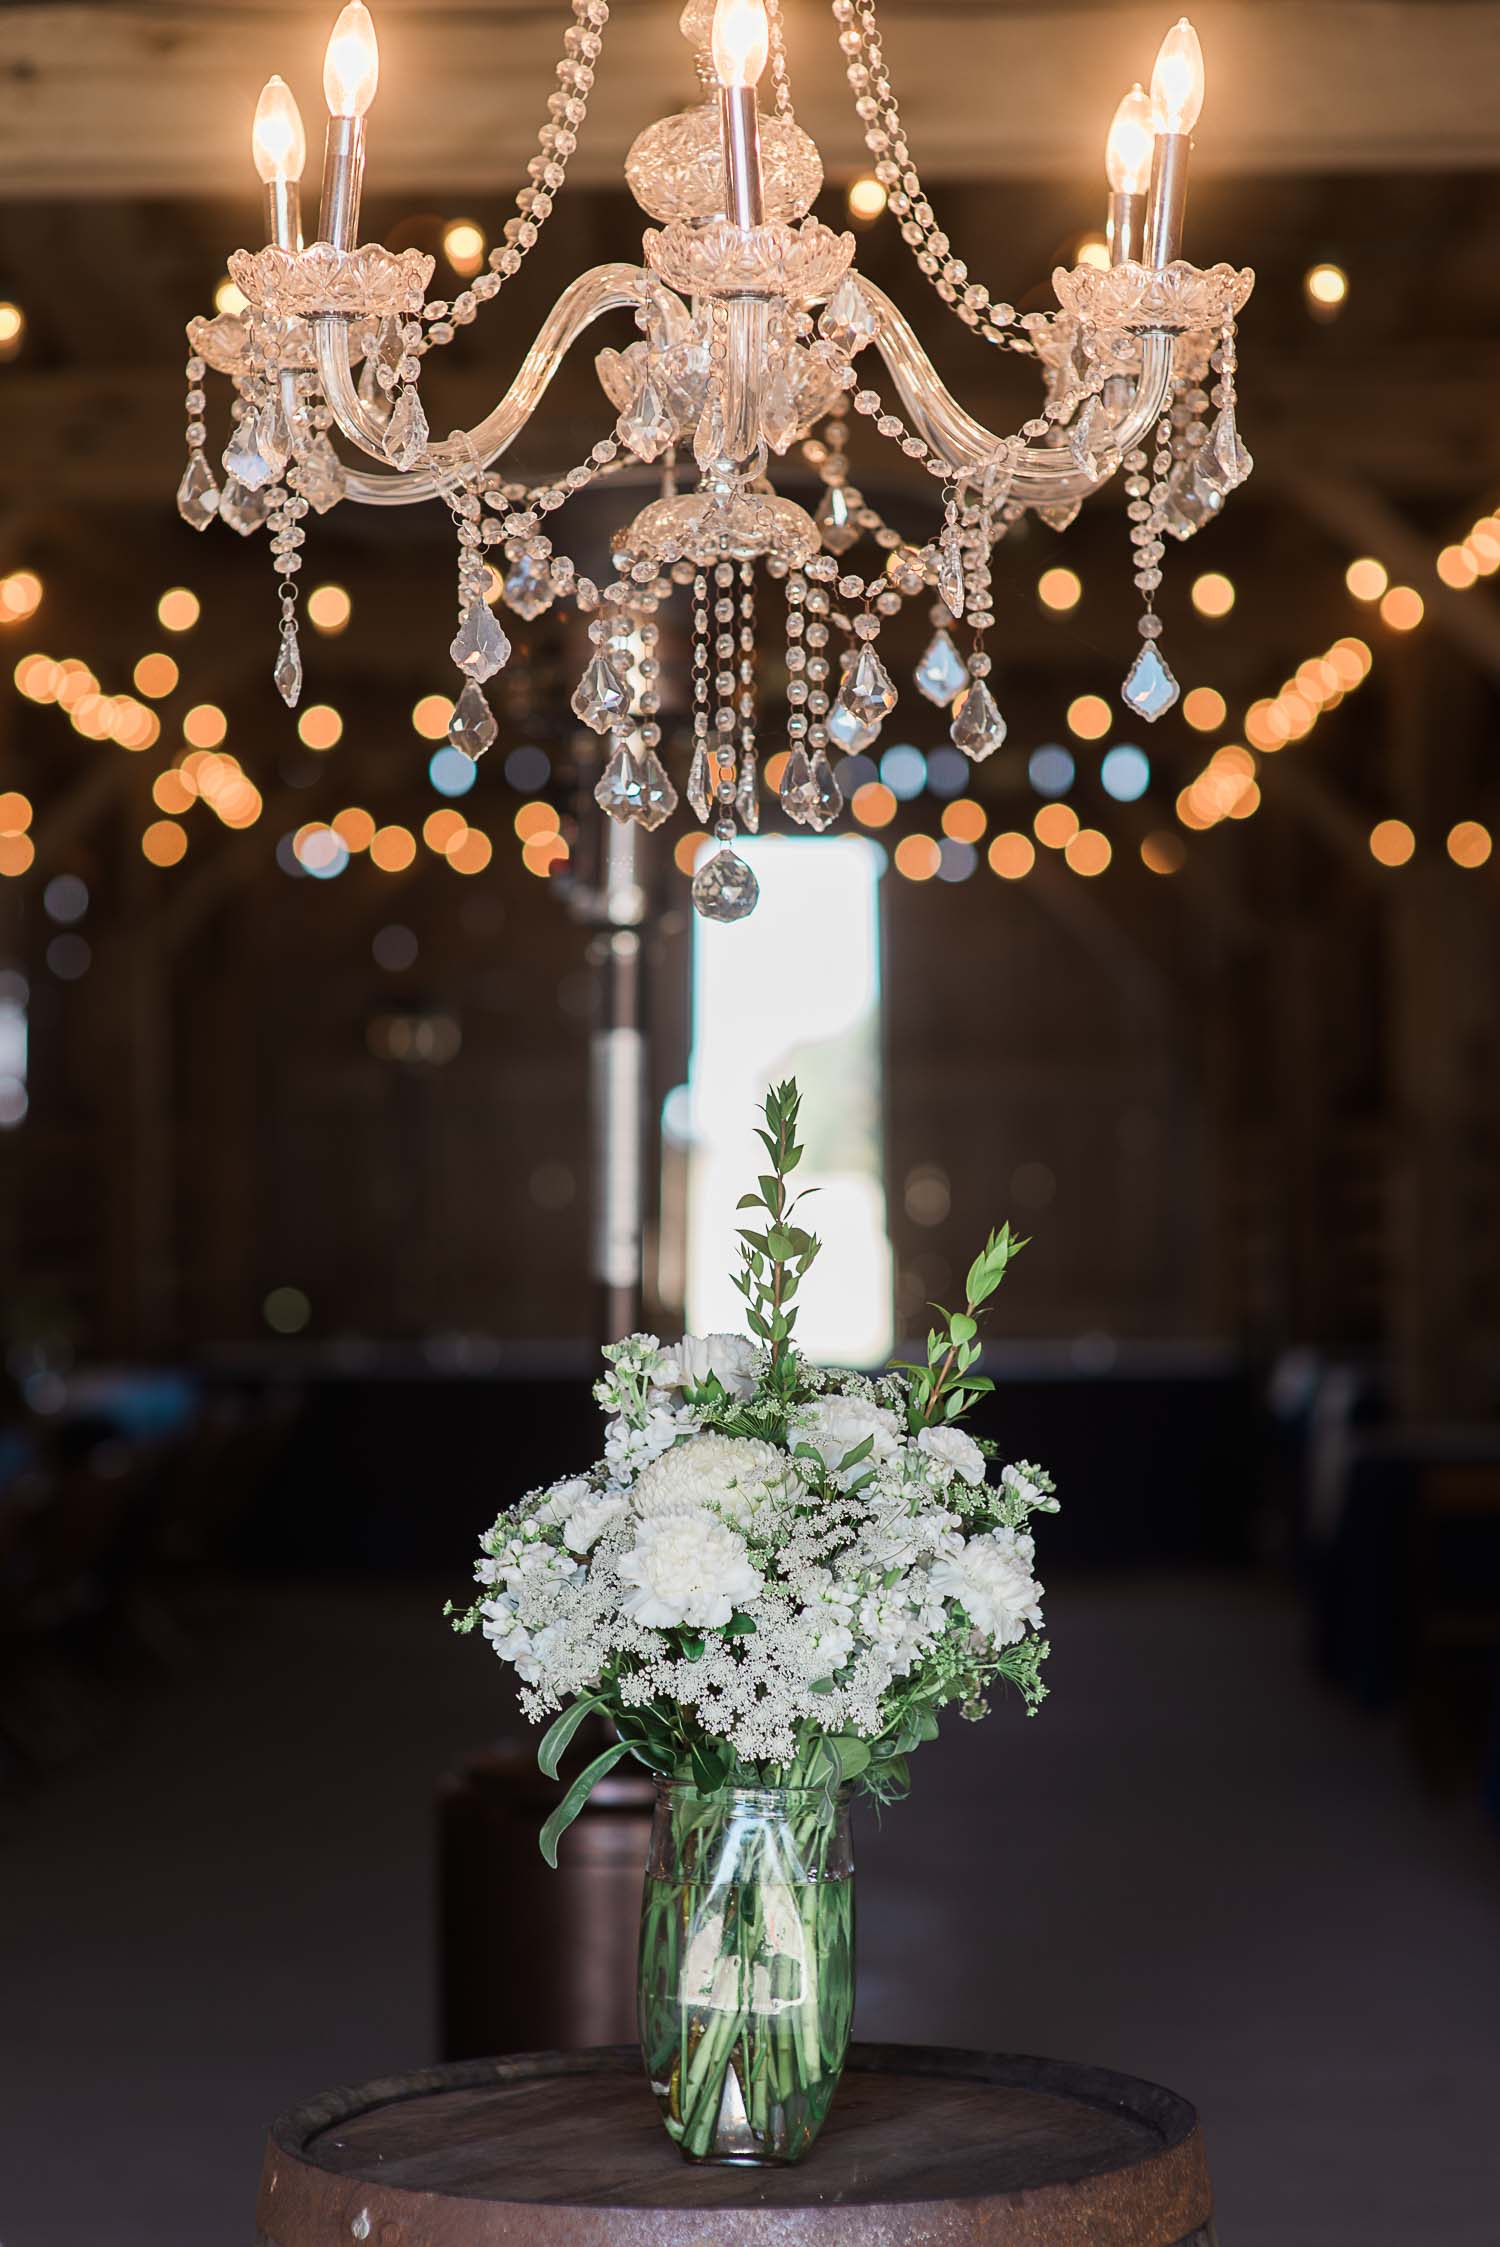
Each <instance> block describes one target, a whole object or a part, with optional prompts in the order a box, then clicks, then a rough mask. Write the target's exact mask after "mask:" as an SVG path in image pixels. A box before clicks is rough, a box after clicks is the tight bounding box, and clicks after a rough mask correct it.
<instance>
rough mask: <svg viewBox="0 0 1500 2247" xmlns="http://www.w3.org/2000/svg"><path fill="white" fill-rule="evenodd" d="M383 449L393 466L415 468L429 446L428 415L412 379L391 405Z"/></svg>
mask: <svg viewBox="0 0 1500 2247" xmlns="http://www.w3.org/2000/svg"><path fill="white" fill-rule="evenodd" d="M382 450H383V451H384V453H385V457H386V459H387V460H388V461H389V462H390V464H391V466H392V467H393V468H400V469H407V468H415V467H416V465H417V462H418V461H419V460H420V459H421V457H422V455H423V453H424V452H425V451H426V450H427V416H426V414H424V413H423V411H422V401H421V399H420V398H419V397H418V396H417V393H416V391H415V390H414V389H413V387H412V385H411V384H410V383H408V384H407V386H406V388H405V389H404V390H403V391H402V393H401V395H400V397H399V398H398V399H397V400H396V403H395V405H394V406H393V407H392V408H391V418H390V420H389V421H388V422H387V423H386V425H385V437H384V439H383V441H382Z"/></svg>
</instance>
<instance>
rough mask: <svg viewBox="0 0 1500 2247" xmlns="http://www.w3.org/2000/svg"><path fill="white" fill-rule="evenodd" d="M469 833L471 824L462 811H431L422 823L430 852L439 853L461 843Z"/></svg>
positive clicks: (423, 838) (424, 840)
mask: <svg viewBox="0 0 1500 2247" xmlns="http://www.w3.org/2000/svg"><path fill="white" fill-rule="evenodd" d="M468 831H469V822H468V821H467V820H466V819H465V817H464V815H463V813H462V812H461V811H453V810H452V809H450V808H448V807H446V806H445V807H444V809H443V810H441V811H430V812H429V813H428V814H427V817H426V818H425V819H424V820H423V822H422V840H423V842H424V843H425V844H426V845H427V848H428V849H429V850H435V851H438V852H439V853H441V852H443V851H445V850H447V849H448V848H449V847H450V845H452V844H453V843H456V842H459V841H461V840H462V838H463V837H464V836H465V835H466V834H467V833H468Z"/></svg>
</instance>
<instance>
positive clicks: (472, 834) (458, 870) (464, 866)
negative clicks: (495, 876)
mask: <svg viewBox="0 0 1500 2247" xmlns="http://www.w3.org/2000/svg"><path fill="white" fill-rule="evenodd" d="M557 839H558V841H559V843H561V842H562V837H561V836H560V835H559V836H558V838H557ZM563 848H564V849H565V850H566V848H567V846H566V844H563ZM444 856H445V857H446V859H447V861H448V864H449V865H450V866H451V867H452V868H453V871H454V873H455V874H482V873H483V872H484V870H485V868H486V866H488V864H489V862H490V860H491V858H492V857H493V856H494V845H493V844H492V843H491V841H490V838H489V836H488V835H487V834H486V833H485V832H484V829H483V828H482V827H466V828H465V829H464V831H463V833H462V834H461V835H459V836H458V837H457V838H456V839H455V840H454V841H453V842H451V843H450V844H449V845H448V848H447V850H446V851H445V853H444Z"/></svg>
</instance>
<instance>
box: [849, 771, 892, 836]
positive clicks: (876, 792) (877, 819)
mask: <svg viewBox="0 0 1500 2247" xmlns="http://www.w3.org/2000/svg"><path fill="white" fill-rule="evenodd" d="M849 809H850V810H851V811H852V812H853V814H854V816H855V818H856V819H857V820H858V821H859V823H860V825H861V827H889V825H890V823H891V821H892V820H893V819H894V818H895V816H896V799H895V797H894V796H893V795H892V794H891V791H890V790H889V788H887V787H886V785H885V783H884V781H880V780H867V781H866V782H865V784H864V786H863V787H862V788H856V789H855V791H854V800H853V802H852V803H851V804H850V806H849Z"/></svg>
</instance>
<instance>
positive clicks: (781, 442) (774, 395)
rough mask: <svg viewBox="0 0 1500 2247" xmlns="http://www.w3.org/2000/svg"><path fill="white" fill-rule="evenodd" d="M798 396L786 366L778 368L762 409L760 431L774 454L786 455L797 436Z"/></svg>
mask: <svg viewBox="0 0 1500 2247" xmlns="http://www.w3.org/2000/svg"><path fill="white" fill-rule="evenodd" d="M799 419H800V416H799V415H798V412H797V396H796V392H795V391H794V390H793V388H792V381H791V376H790V375H789V374H788V373H787V370H786V367H785V365H782V366H780V367H778V368H777V370H776V372H775V374H774V375H773V376H772V378H771V383H770V387H769V389H768V390H767V391H766V395H765V399H764V402H763V403H762V406H761V409H760V431H761V435H762V436H763V437H764V438H765V440H766V443H767V444H768V445H769V446H770V448H771V450H772V452H773V453H784V452H785V451H786V449H787V446H788V445H789V444H790V443H791V441H792V439H793V438H794V437H795V436H796V434H797V424H798V421H799Z"/></svg>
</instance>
